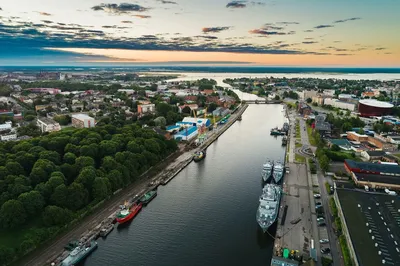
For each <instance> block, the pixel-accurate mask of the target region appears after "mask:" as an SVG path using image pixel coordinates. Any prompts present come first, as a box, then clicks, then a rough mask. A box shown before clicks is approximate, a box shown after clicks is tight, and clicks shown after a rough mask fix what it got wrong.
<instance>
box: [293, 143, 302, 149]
mask: <svg viewBox="0 0 400 266" xmlns="http://www.w3.org/2000/svg"><path fill="white" fill-rule="evenodd" d="M295 147H296V148H301V147H303V144H301V143H297V142H296V146H295Z"/></svg>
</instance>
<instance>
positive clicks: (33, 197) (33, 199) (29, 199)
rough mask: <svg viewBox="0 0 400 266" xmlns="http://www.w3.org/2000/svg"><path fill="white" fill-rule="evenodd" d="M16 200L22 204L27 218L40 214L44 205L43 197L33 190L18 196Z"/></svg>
mask: <svg viewBox="0 0 400 266" xmlns="http://www.w3.org/2000/svg"><path fill="white" fill-rule="evenodd" d="M18 200H19V201H20V202H22V204H23V205H24V208H25V210H26V212H27V213H28V215H29V216H32V215H35V214H37V213H40V212H42V210H43V207H44V205H45V202H44V198H43V196H42V195H41V194H40V193H39V192H38V191H35V190H32V191H30V192H26V193H23V194H21V195H19V197H18Z"/></svg>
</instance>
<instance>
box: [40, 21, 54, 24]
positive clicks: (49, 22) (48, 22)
mask: <svg viewBox="0 0 400 266" xmlns="http://www.w3.org/2000/svg"><path fill="white" fill-rule="evenodd" d="M41 21H42V22H44V23H47V24H51V23H54V22H53V21H51V20H41Z"/></svg>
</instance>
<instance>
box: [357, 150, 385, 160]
mask: <svg viewBox="0 0 400 266" xmlns="http://www.w3.org/2000/svg"><path fill="white" fill-rule="evenodd" d="M385 155H386V152H384V151H362V152H361V157H363V158H365V159H367V160H368V161H376V160H380V159H381V158H382V157H383V156H385Z"/></svg>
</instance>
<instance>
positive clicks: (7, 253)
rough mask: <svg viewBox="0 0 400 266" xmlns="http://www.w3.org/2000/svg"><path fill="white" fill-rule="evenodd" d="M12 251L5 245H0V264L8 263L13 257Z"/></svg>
mask: <svg viewBox="0 0 400 266" xmlns="http://www.w3.org/2000/svg"><path fill="white" fill-rule="evenodd" d="M14 256H15V255H14V251H13V250H12V249H11V248H9V247H5V246H0V261H1V263H3V264H2V265H8V264H9V263H10V262H11V261H12V260H13V259H14Z"/></svg>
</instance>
